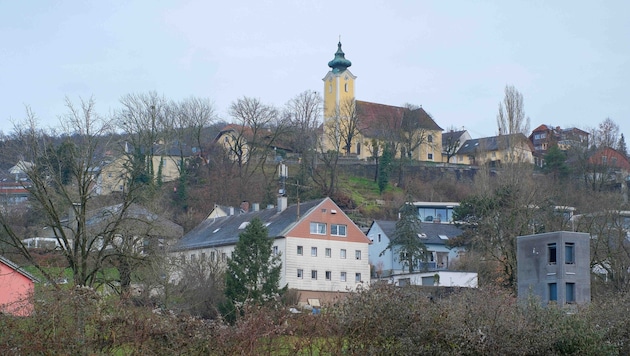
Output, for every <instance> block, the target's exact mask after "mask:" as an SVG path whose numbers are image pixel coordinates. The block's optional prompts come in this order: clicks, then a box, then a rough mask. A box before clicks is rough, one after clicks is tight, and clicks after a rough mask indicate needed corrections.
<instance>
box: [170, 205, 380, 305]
mask: <svg viewBox="0 0 630 356" xmlns="http://www.w3.org/2000/svg"><path fill="white" fill-rule="evenodd" d="M252 206H253V207H254V209H253V210H252V211H243V210H239V213H235V214H233V215H228V216H221V217H213V218H208V219H206V220H204V221H203V222H202V223H201V224H200V225H199V226H197V227H196V228H194V229H193V230H191V231H190V232H189V233H188V234H186V235H184V237H183V238H182V239H181V240H180V241H179V242H178V243H177V244H176V245H175V246H173V249H172V250H171V255H173V256H178V257H179V258H180V259H182V260H186V261H190V260H196V259H200V258H201V259H208V260H209V261H210V262H217V261H219V262H225V261H226V260H227V257H228V256H230V255H231V253H232V252H233V251H234V247H235V245H236V243H237V242H238V238H239V234H240V233H241V232H243V230H244V229H245V227H246V226H247V224H248V223H249V222H250V221H251V220H252V219H254V218H259V219H260V220H261V221H262V222H263V224H264V225H265V226H266V227H267V230H268V233H269V238H273V239H274V243H273V252H274V253H276V254H280V260H281V262H282V273H281V280H280V287H283V286H285V285H287V286H288V287H289V288H293V289H297V290H298V291H300V295H301V301H306V300H307V299H313V298H317V299H320V300H322V301H326V300H332V299H333V298H335V297H337V296H339V295H340V293H346V292H348V291H354V290H356V288H357V286H359V285H367V284H368V283H369V281H370V264H369V256H368V253H369V244H370V240H369V239H368V238H367V236H365V234H364V233H363V232H362V231H361V230H360V229H359V227H358V226H356V225H355V224H354V222H353V221H352V220H351V219H350V218H349V217H348V216H347V215H346V214H345V213H344V212H343V211H342V210H341V209H340V208H339V206H337V204H335V202H333V201H332V200H331V199H330V198H323V199H318V200H313V201H308V202H304V203H299V204H294V205H290V206H287V202H286V198H285V197H280V198H279V199H278V206H277V207H268V208H267V209H263V210H260V209H257V207H258V205H257V204H253V205H252Z"/></svg>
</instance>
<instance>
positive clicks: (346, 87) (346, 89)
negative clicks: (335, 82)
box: [343, 83, 348, 93]
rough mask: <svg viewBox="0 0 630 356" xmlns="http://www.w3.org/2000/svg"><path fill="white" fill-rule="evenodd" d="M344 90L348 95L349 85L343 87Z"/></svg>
mask: <svg viewBox="0 0 630 356" xmlns="http://www.w3.org/2000/svg"><path fill="white" fill-rule="evenodd" d="M343 88H344V89H345V91H346V93H347V92H348V83H346V84H344V85H343Z"/></svg>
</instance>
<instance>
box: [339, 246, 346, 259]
mask: <svg viewBox="0 0 630 356" xmlns="http://www.w3.org/2000/svg"><path fill="white" fill-rule="evenodd" d="M339 257H341V258H343V259H345V258H346V249H345V248H342V249H341V251H339Z"/></svg>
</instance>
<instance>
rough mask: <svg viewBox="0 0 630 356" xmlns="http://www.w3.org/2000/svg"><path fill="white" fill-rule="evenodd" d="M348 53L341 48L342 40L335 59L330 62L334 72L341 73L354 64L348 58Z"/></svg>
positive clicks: (338, 45)
mask: <svg viewBox="0 0 630 356" xmlns="http://www.w3.org/2000/svg"><path fill="white" fill-rule="evenodd" d="M345 56H346V54H345V53H343V51H342V50H341V42H339V44H337V52H335V59H333V60H332V61H330V62H328V66H329V67H330V68H332V71H333V73H341V72H343V71H344V70H346V69H347V68H348V67H350V66H351V65H352V62H350V61H349V60H347V59H346V57H345Z"/></svg>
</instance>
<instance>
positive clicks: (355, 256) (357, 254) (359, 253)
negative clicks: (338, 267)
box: [354, 250, 361, 260]
mask: <svg viewBox="0 0 630 356" xmlns="http://www.w3.org/2000/svg"><path fill="white" fill-rule="evenodd" d="M354 259H355V260H360V259H361V250H355V251H354Z"/></svg>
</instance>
